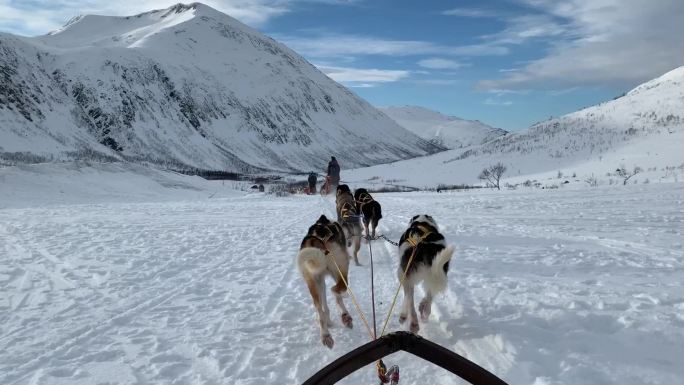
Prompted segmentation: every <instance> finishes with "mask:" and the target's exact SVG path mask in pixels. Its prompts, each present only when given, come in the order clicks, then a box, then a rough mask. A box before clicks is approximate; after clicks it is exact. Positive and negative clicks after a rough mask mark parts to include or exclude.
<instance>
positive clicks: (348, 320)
mask: <svg viewBox="0 0 684 385" xmlns="http://www.w3.org/2000/svg"><path fill="white" fill-rule="evenodd" d="M342 324H344V326H346V327H348V328H349V329H353V328H354V324H353V323H352V317H351V316H350V315H349V313H344V314H342Z"/></svg>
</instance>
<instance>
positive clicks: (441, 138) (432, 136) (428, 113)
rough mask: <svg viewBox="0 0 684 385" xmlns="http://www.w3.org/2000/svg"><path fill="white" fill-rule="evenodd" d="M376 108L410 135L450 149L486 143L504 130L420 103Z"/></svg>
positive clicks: (503, 132)
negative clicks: (443, 112) (431, 108)
mask: <svg viewBox="0 0 684 385" xmlns="http://www.w3.org/2000/svg"><path fill="white" fill-rule="evenodd" d="M379 109H380V111H382V112H383V113H384V114H385V115H387V116H389V117H390V118H391V119H392V120H394V121H395V122H397V124H399V125H400V126H402V127H404V128H406V129H407V130H409V131H411V132H413V133H414V134H416V135H418V136H420V137H422V138H423V139H425V140H428V141H430V142H431V143H435V144H437V145H441V146H445V147H447V148H450V149H455V148H462V147H468V146H472V145H477V144H482V143H486V142H489V141H490V140H493V139H495V138H498V137H499V136H502V135H506V134H507V133H508V132H507V131H505V130H502V129H500V128H494V127H491V126H489V125H486V124H484V123H482V122H480V121H479V120H466V119H462V118H458V117H456V116H449V115H445V114H442V113H441V112H438V111H433V110H430V109H427V108H425V107H420V106H411V105H406V106H388V107H380V108H379Z"/></svg>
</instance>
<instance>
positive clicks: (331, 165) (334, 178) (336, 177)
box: [328, 156, 340, 191]
mask: <svg viewBox="0 0 684 385" xmlns="http://www.w3.org/2000/svg"><path fill="white" fill-rule="evenodd" d="M328 177H329V178H330V186H329V189H328V190H329V191H333V190H335V189H336V188H337V186H338V185H339V184H340V164H339V163H337V159H335V157H334V156H333V157H331V158H330V162H328Z"/></svg>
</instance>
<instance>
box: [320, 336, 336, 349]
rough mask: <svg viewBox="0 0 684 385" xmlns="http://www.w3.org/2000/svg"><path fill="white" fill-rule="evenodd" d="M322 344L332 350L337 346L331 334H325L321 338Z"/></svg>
mask: <svg viewBox="0 0 684 385" xmlns="http://www.w3.org/2000/svg"><path fill="white" fill-rule="evenodd" d="M321 342H322V343H323V345H325V347H326V348H328V349H332V347H333V345H334V344H335V341H334V340H333V338H332V336H331V335H330V334H324V335H322V336H321Z"/></svg>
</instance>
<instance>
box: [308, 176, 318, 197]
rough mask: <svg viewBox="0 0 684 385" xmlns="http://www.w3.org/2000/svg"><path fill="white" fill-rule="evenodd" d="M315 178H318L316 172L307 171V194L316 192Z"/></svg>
mask: <svg viewBox="0 0 684 385" xmlns="http://www.w3.org/2000/svg"><path fill="white" fill-rule="evenodd" d="M316 179H318V177H317V176H316V173H315V172H313V171H311V172H310V173H309V179H308V180H309V191H308V194H309V195H311V194H315V193H316Z"/></svg>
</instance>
